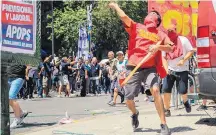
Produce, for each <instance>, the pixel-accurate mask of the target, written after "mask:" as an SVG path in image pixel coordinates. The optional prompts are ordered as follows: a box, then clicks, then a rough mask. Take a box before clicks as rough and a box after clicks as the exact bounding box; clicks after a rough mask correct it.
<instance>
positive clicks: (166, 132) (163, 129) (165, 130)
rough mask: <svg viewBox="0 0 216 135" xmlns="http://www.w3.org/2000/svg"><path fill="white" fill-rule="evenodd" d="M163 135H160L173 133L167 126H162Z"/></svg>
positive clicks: (161, 134)
mask: <svg viewBox="0 0 216 135" xmlns="http://www.w3.org/2000/svg"><path fill="white" fill-rule="evenodd" d="M160 126H161V133H160V135H171V132H170V130H169V128H168V126H167V125H166V124H161V125H160Z"/></svg>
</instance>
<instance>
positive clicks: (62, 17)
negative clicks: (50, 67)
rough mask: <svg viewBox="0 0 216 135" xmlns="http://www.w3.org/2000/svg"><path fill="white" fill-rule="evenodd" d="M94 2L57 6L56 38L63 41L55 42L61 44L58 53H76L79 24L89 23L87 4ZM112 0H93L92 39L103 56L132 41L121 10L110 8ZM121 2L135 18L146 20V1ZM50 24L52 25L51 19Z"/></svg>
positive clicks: (131, 16)
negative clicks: (129, 38) (117, 12)
mask: <svg viewBox="0 0 216 135" xmlns="http://www.w3.org/2000/svg"><path fill="white" fill-rule="evenodd" d="M90 3H91V1H89V2H85V1H64V3H63V8H55V9H54V31H55V39H56V40H58V41H60V44H55V48H58V49H57V51H58V52H56V53H58V54H59V55H71V54H72V52H73V51H74V52H75V53H76V51H77V43H78V30H79V26H80V25H82V24H83V25H84V23H86V20H87V5H89V4H90ZM108 3H109V2H108V1H94V2H93V10H92V24H93V27H92V42H93V43H94V44H96V46H97V49H96V54H97V55H98V56H100V57H103V55H104V54H105V53H104V51H102V50H107V51H108V50H113V51H118V50H123V51H124V50H125V48H126V46H127V44H128V43H127V41H128V39H127V33H126V32H125V30H124V27H123V24H122V22H121V21H120V19H119V18H118V16H117V14H116V13H115V12H114V11H113V10H112V9H109V8H108ZM118 4H119V6H120V7H121V8H122V9H123V10H124V11H125V13H126V14H127V15H128V16H129V17H130V18H131V19H133V20H134V21H136V22H140V23H143V18H144V16H145V15H146V14H147V2H146V1H118ZM55 5H56V4H55ZM48 19H51V16H48ZM47 28H51V23H49V24H48V25H47ZM50 40H51V35H50ZM105 55H106V54H105Z"/></svg>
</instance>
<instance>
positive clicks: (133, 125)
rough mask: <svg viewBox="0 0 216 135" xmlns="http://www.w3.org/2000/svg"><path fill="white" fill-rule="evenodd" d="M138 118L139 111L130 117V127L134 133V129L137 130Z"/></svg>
mask: <svg viewBox="0 0 216 135" xmlns="http://www.w3.org/2000/svg"><path fill="white" fill-rule="evenodd" d="M138 116H139V111H138V110H137V113H136V114H133V115H132V116H131V118H132V127H133V130H134V131H135V130H136V128H138V126H139V120H138Z"/></svg>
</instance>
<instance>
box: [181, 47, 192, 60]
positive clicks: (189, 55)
mask: <svg viewBox="0 0 216 135" xmlns="http://www.w3.org/2000/svg"><path fill="white" fill-rule="evenodd" d="M193 54H194V50H191V51H189V52H188V53H187V54H186V55H185V56H184V58H183V59H182V60H183V61H184V62H186V61H187V60H189V59H190V58H191V57H192V56H193Z"/></svg>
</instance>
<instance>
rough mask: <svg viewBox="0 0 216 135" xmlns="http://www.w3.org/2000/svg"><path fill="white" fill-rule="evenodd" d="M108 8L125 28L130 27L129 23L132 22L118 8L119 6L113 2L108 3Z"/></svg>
mask: <svg viewBox="0 0 216 135" xmlns="http://www.w3.org/2000/svg"><path fill="white" fill-rule="evenodd" d="M109 7H110V8H112V9H114V10H115V11H116V12H117V14H118V16H119V17H120V19H121V20H122V22H123V23H124V24H125V25H126V26H127V27H130V26H131V23H133V22H134V21H133V20H132V19H131V18H129V17H128V16H127V15H126V14H125V12H124V11H123V10H122V9H121V8H120V7H119V5H118V4H117V3H115V2H111V3H109Z"/></svg>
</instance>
